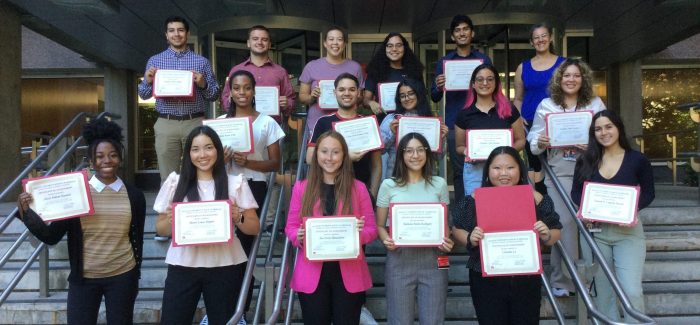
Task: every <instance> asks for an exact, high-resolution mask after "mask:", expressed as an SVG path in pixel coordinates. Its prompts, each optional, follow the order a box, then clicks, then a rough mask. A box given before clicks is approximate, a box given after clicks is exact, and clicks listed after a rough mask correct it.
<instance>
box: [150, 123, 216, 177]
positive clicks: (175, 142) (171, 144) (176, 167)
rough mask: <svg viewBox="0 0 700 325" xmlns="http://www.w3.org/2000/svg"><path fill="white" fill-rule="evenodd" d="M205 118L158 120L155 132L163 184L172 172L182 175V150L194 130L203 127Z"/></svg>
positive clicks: (154, 128) (154, 127)
mask: <svg viewBox="0 0 700 325" xmlns="http://www.w3.org/2000/svg"><path fill="white" fill-rule="evenodd" d="M203 119H204V118H202V117H199V118H193V119H191V120H185V121H176V120H168V119H164V118H158V120H157V121H156V124H155V125H154V126H153V130H154V131H155V134H156V154H157V155H158V169H159V170H160V182H161V184H162V183H163V182H164V181H165V179H166V178H167V177H168V175H170V173H172V172H177V173H178V174H179V173H180V161H181V160H182V150H183V148H184V146H185V141H186V140H187V136H188V135H189V134H190V131H192V129H193V128H195V127H197V126H200V125H202V120H203Z"/></svg>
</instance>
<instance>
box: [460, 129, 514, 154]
mask: <svg viewBox="0 0 700 325" xmlns="http://www.w3.org/2000/svg"><path fill="white" fill-rule="evenodd" d="M465 134H466V136H467V139H466V140H465V142H464V143H466V144H467V154H466V155H465V159H464V160H465V161H474V160H486V159H488V157H489V155H490V154H491V151H493V149H495V148H498V147H501V146H509V147H512V146H513V130H511V129H481V130H467V132H466V133H465Z"/></svg>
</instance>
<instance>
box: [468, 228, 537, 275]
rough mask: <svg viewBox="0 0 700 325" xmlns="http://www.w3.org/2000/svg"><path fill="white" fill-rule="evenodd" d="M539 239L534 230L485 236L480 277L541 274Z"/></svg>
mask: <svg viewBox="0 0 700 325" xmlns="http://www.w3.org/2000/svg"><path fill="white" fill-rule="evenodd" d="M537 237H538V236H537V232H535V231H534V230H523V231H509V232H490V233H484V238H483V239H482V240H481V243H480V244H479V247H480V250H481V274H482V275H483V276H485V277H490V276H511V275H526V274H542V257H541V255H540V242H539V240H538V238H537Z"/></svg>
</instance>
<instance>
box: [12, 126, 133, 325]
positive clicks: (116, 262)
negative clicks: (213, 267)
mask: <svg viewBox="0 0 700 325" xmlns="http://www.w3.org/2000/svg"><path fill="white" fill-rule="evenodd" d="M83 137H84V138H85V140H86V141H87V143H88V158H89V160H90V166H91V168H92V169H94V171H95V174H94V176H92V178H90V195H91V196H92V203H93V206H94V208H95V214H94V215H90V216H85V217H81V218H72V219H65V220H59V221H54V222H52V223H50V224H48V225H47V224H46V223H44V221H43V220H42V219H41V218H40V217H39V215H37V213H36V212H35V211H34V210H32V209H31V208H29V204H30V202H31V201H32V196H31V194H29V193H26V192H25V193H21V194H20V195H19V199H18V202H17V205H18V207H19V211H20V219H21V220H22V222H24V224H25V225H26V226H27V228H28V229H29V231H31V232H32V234H34V236H36V238H38V239H39V240H41V241H42V242H44V243H46V244H48V245H55V244H56V243H58V242H59V241H61V238H63V236H64V235H65V234H66V233H67V234H68V260H69V261H70V269H71V272H70V275H69V276H68V283H69V286H68V324H96V323H97V315H98V312H99V309H100V303H101V302H102V297H104V298H105V307H106V310H107V323H108V324H132V323H133V315H134V302H135V300H136V295H137V294H138V289H139V277H140V271H141V259H142V248H143V225H144V219H145V214H146V200H145V198H144V196H143V193H142V192H141V191H140V190H138V189H137V188H136V187H134V186H132V185H129V184H126V183H124V182H123V181H122V179H121V178H119V176H118V173H119V167H120V165H121V162H122V160H123V151H124V146H123V145H122V143H121V140H122V128H121V127H120V126H119V125H117V124H116V123H114V122H110V121H107V120H105V119H98V120H94V121H92V122H91V123H88V124H87V125H85V126H84V127H83Z"/></svg>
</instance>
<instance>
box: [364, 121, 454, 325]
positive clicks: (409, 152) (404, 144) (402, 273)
mask: <svg viewBox="0 0 700 325" xmlns="http://www.w3.org/2000/svg"><path fill="white" fill-rule="evenodd" d="M434 163H435V160H434V157H433V153H432V151H431V150H430V145H429V144H428V141H427V140H426V139H425V137H423V136H422V135H421V134H419V133H409V134H407V135H405V136H404V137H403V138H402V139H401V141H399V146H398V150H397V155H396V165H395V166H394V172H393V177H392V178H388V179H385V180H384V182H382V185H381V187H380V188H379V195H377V230H378V233H379V238H380V239H381V241H382V243H383V244H384V246H385V247H386V248H387V250H388V252H387V261H386V268H385V281H386V283H385V284H386V297H387V309H388V317H387V318H388V323H389V324H413V315H414V310H415V303H416V300H417V302H418V320H419V322H420V324H442V323H443V322H444V318H445V302H446V299H447V270H442V269H438V264H437V261H438V256H439V255H441V254H442V253H443V252H449V251H451V250H452V245H453V243H452V240H451V239H450V238H449V237H444V238H443V242H442V245H441V246H439V247H437V248H435V247H401V248H398V247H396V245H395V243H394V240H393V239H392V238H391V237H390V236H389V232H388V230H387V227H386V224H387V215H388V212H389V205H390V204H391V203H412V202H413V203H439V202H442V203H445V204H448V203H449V201H450V200H449V196H448V193H447V182H445V179H443V178H442V177H438V176H433V175H432V171H433V165H434ZM416 298H417V299H416Z"/></svg>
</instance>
